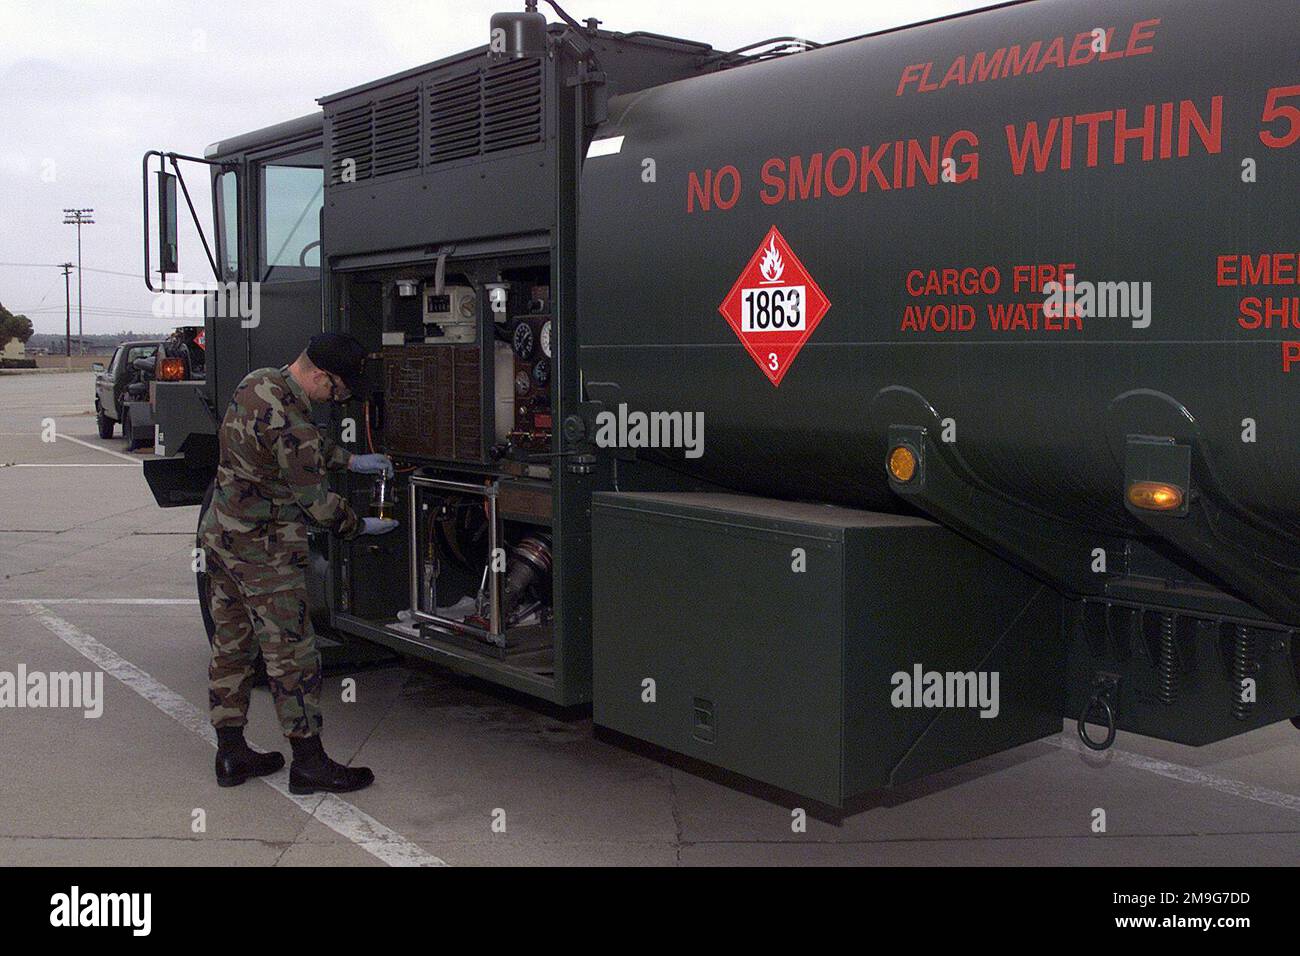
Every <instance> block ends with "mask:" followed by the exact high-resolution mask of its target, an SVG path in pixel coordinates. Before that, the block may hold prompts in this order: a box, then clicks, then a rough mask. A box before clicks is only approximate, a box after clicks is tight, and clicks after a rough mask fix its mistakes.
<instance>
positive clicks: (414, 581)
mask: <svg viewBox="0 0 1300 956" xmlns="http://www.w3.org/2000/svg"><path fill="white" fill-rule="evenodd" d="M410 488H411V495H410V507H409V509H408V517H409V519H410V520H409V525H410V527H409V528H408V529H407V533H408V539H407V541H408V544H409V545H410V549H409V552H410V553H409V558H410V560H409V561H408V562H407V564H408V567H409V569H410V575H409V577H410V585H411V587H410V591H411V613H412V614H413V615H415V616H416V617H418V616H419V614H420V581H419V573H420V557H419V554H418V553H417V552H418V551H419V536H418V535H417V534H416V532H415V526H416V514H417V512H416V508H415V492H416V488H415V481H414V480H412V481H411V486H410Z"/></svg>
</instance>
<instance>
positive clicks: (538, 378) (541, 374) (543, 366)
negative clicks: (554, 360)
mask: <svg viewBox="0 0 1300 956" xmlns="http://www.w3.org/2000/svg"><path fill="white" fill-rule="evenodd" d="M550 378H551V363H550V362H548V361H546V359H538V360H537V364H536V365H534V366H533V381H534V382H536V383H537V384H538V385H545V384H546V383H547V382H548V381H550Z"/></svg>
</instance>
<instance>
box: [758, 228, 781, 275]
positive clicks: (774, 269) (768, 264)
mask: <svg viewBox="0 0 1300 956" xmlns="http://www.w3.org/2000/svg"><path fill="white" fill-rule="evenodd" d="M758 269H759V271H760V272H762V273H763V278H764V279H766V280H767V281H768V282H780V281H781V274H782V273H783V272H785V261H784V260H783V259H782V258H781V253H779V252H777V251H776V236H773V237H772V242H771V243H770V244H769V245H768V247H767V249H765V250H764V251H763V261H762V262H760V263H759V264H758Z"/></svg>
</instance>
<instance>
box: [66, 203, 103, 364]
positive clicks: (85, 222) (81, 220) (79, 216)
mask: <svg viewBox="0 0 1300 956" xmlns="http://www.w3.org/2000/svg"><path fill="white" fill-rule="evenodd" d="M94 215H95V210H93V209H65V210H63V224H64V225H65V226H76V227H77V351H78V352H79V353H80V354H82V355H85V354H86V343H85V342H84V341H82V337H81V336H82V324H81V227H82V226H93V225H94V224H95V219H94Z"/></svg>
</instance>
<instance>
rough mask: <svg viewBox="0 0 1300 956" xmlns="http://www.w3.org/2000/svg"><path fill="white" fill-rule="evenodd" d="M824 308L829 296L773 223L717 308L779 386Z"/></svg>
mask: <svg viewBox="0 0 1300 956" xmlns="http://www.w3.org/2000/svg"><path fill="white" fill-rule="evenodd" d="M830 307H831V302H830V299H828V298H826V294H825V293H824V292H822V290H821V288H820V287H819V286H818V285H817V283H816V281H814V279H813V277H812V276H811V275H810V274H809V272H808V270H807V269H806V268H804V264H803V263H802V262H800V261H799V257H798V256H796V255H795V254H794V250H793V249H791V248H790V244H789V243H788V242H786V241H785V237H784V236H782V235H781V231H780V230H779V229H777V228H776V226H773V227H772V228H771V229H770V230H768V233H767V235H766V236H765V237H764V238H763V241H762V242H761V243H760V244H759V247H758V250H757V251H756V252H755V253H754V255H753V256H752V257H751V258H750V260H749V264H748V265H746V266H745V268H744V271H742V272H741V273H740V278H739V279H737V280H736V284H735V285H733V286H732V287H731V291H730V292H729V293H727V297H726V298H725V299H723V300H722V305H720V306H718V311H719V312H721V313H722V316H723V318H725V319H726V320H727V324H728V325H730V326H731V329H732V331H733V332H735V333H736V338H738V339H740V344H741V345H743V346H745V349H746V351H748V352H749V354H750V356H751V357H752V358H753V359H754V361H755V362H757V363H758V367H759V368H761V369H762V370H763V374H764V375H766V376H767V377H768V380H769V381H771V383H772V384H773V385H780V384H781V379H783V378H785V373H786V372H788V371H789V370H790V366H791V365H792V364H793V363H794V359H795V356H797V355H798V354H799V350H800V349H801V348H803V345H804V343H805V342H807V341H808V337H809V336H810V335H812V334H813V332H814V330H816V328H817V325H818V324H819V323H820V322H821V320H822V316H824V315H825V314H826V311H827V310H828V309H829V308H830Z"/></svg>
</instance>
